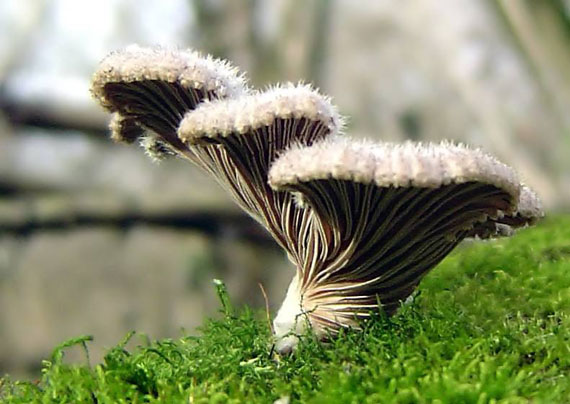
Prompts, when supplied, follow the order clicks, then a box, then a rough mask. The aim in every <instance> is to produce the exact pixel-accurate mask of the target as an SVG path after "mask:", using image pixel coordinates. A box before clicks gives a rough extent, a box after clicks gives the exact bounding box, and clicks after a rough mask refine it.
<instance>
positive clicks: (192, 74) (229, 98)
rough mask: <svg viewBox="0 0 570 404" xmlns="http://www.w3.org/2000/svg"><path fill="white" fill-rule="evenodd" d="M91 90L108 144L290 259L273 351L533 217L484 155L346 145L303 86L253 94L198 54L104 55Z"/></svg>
mask: <svg viewBox="0 0 570 404" xmlns="http://www.w3.org/2000/svg"><path fill="white" fill-rule="evenodd" d="M92 93H93V95H94V97H95V98H96V99H97V100H98V101H99V102H100V104H101V105H102V106H103V107H104V108H106V109H107V110H108V111H110V112H111V113H112V119H111V123H110V129H111V137H112V139H114V140H115V141H119V142H125V143H132V142H134V141H135V140H137V139H138V140H139V141H140V143H141V145H142V146H143V148H144V149H145V151H146V153H147V154H148V155H149V156H150V157H151V158H153V159H154V160H161V159H163V158H166V157H168V156H171V155H177V156H179V157H182V158H185V159H187V160H189V161H191V162H193V163H195V164H196V165H198V166H199V167H201V168H202V169H204V170H205V171H206V172H208V173H209V174H211V175H212V176H213V177H214V178H215V179H216V181H218V182H219V183H220V184H221V185H222V186H223V187H224V188H225V189H226V190H228V192H229V193H230V194H231V195H232V197H233V198H234V200H235V201H236V202H237V204H238V205H239V206H240V207H241V208H243V209H244V210H245V211H246V212H247V213H248V214H249V215H251V216H252V217H254V218H255V219H256V220H257V221H258V222H259V223H260V224H261V225H263V226H264V227H265V228H266V229H267V230H268V231H269V233H270V234H271V235H272V236H273V238H274V239H275V241H276V242H277V243H278V244H279V245H280V246H281V247H282V248H283V249H284V250H285V251H286V253H287V255H288V257H289V259H290V260H291V261H292V263H293V264H294V266H295V268H296V270H295V275H294V277H293V280H292V282H291V284H290V286H289V288H288V291H287V295H286V297H285V300H284V302H283V304H282V305H281V308H280V309H279V311H278V314H277V316H276V318H275V321H274V328H275V334H276V338H277V342H276V348H277V350H278V351H279V352H281V353H286V352H290V351H291V350H292V349H293V348H294V347H295V345H296V344H297V343H298V338H299V335H300V334H302V333H305V332H309V331H310V332H312V333H314V334H315V335H316V336H317V337H318V338H320V339H326V338H329V337H331V336H333V337H334V335H335V334H337V333H338V331H339V330H340V329H341V328H344V327H355V328H357V327H359V326H360V324H361V322H360V320H362V319H366V318H367V317H369V316H370V314H371V313H372V312H374V311H377V310H380V309H381V310H384V311H385V312H386V313H387V314H391V313H393V312H395V311H396V310H397V309H398V307H399V306H400V304H401V302H403V301H405V300H406V299H407V298H408V297H409V296H410V295H411V294H412V293H413V291H414V290H415V288H416V287H417V285H418V283H419V282H420V280H421V279H422V277H423V276H424V275H425V274H426V273H427V272H428V271H429V270H431V269H432V268H433V267H434V266H436V265H437V264H438V263H439V262H440V261H441V260H442V259H443V258H444V257H445V256H446V255H447V254H449V252H450V251H451V250H453V248H454V247H455V246H457V244H459V243H460V242H461V241H462V240H463V239H465V238H468V237H478V238H493V237H501V236H508V235H511V234H513V232H514V231H515V230H516V229H517V228H520V227H524V226H527V225H531V224H534V223H535V222H536V220H537V219H538V218H540V217H541V216H542V215H543V212H542V208H541V205H540V201H539V198H538V196H537V195H536V194H535V193H534V192H533V191H532V190H531V189H530V188H529V187H528V186H526V185H523V184H521V182H520V180H519V179H518V177H517V175H516V173H515V172H514V171H513V170H512V169H511V168H510V167H508V166H507V165H505V164H503V163H501V162H499V161H498V160H497V159H495V158H494V157H492V156H490V155H488V154H486V153H484V152H482V151H481V150H476V149H470V148H468V147H466V146H462V145H455V144H452V143H450V142H442V143H440V144H430V143H425V144H422V143H412V142H406V143H403V144H393V143H385V142H377V143H373V142H364V141H357V140H353V139H350V138H348V137H346V136H343V135H342V134H341V132H342V122H343V121H342V119H341V117H340V116H339V114H338V113H337V112H336V109H335V107H334V106H333V105H332V103H331V102H330V100H329V99H328V98H327V97H325V96H323V95H321V94H320V93H319V92H318V91H316V90H314V89H312V88H311V87H310V86H307V85H291V84H289V85H284V86H276V87H274V88H270V89H268V90H266V91H255V90H251V89H250V88H249V87H247V85H246V84H245V79H244V77H243V75H240V74H239V73H238V72H237V70H236V69H235V68H233V67H232V66H230V65H229V64H228V63H227V62H224V61H220V60H216V59H213V58H211V57H209V56H202V55H201V54H200V53H197V52H193V51H178V50H171V49H164V48H150V49H149V48H140V47H136V46H135V47H129V48H127V49H126V50H123V51H119V52H115V53H112V54H111V55H109V56H108V57H107V58H105V59H104V60H103V62H102V63H101V65H100V67H99V69H98V70H97V72H96V73H95V75H94V78H93V84H92Z"/></svg>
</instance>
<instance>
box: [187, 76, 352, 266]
mask: <svg viewBox="0 0 570 404" xmlns="http://www.w3.org/2000/svg"><path fill="white" fill-rule="evenodd" d="M341 127H342V119H341V118H340V116H339V115H338V113H337V112H336V110H335V108H334V107H333V105H332V104H331V103H330V101H329V100H328V99H327V98H326V97H324V96H322V95H320V94H319V93H318V92H317V91H315V90H313V89H312V88H311V87H310V86H307V85H293V84H289V85H285V86H278V87H275V88H272V89H269V90H268V91H266V92H262V93H253V94H248V95H244V96H242V97H239V98H236V99H227V100H219V101H215V102H208V103H203V104H201V105H200V106H199V107H198V108H197V109H195V110H193V111H190V112H188V113H187V114H186V115H185V117H184V119H183V120H182V122H181V124H180V127H179V130H178V136H179V138H180V139H181V140H182V141H183V142H184V143H185V144H187V145H188V147H190V148H191V147H196V146H200V145H202V146H204V147H207V146H210V148H209V149H208V151H209V152H210V157H211V160H212V162H213V164H212V166H213V169H212V170H211V172H212V173H213V174H214V176H215V177H216V179H217V180H218V181H219V182H220V183H221V184H222V185H223V186H224V187H225V188H226V189H228V190H229V191H230V193H231V194H232V195H233V197H234V198H235V200H236V201H237V203H238V204H239V205H240V206H241V207H242V208H243V209H244V210H245V211H246V212H248V213H249V214H250V215H251V216H253V217H254V218H255V219H257V220H258V221H259V222H260V223H261V224H262V225H263V226H264V227H265V228H266V229H267V230H268V231H269V232H270V233H271V234H272V235H273V237H274V239H275V240H276V241H277V242H278V243H279V245H281V246H282V247H283V248H284V249H285V250H286V251H287V253H288V254H289V256H290V258H291V260H292V261H293V262H295V263H296V262H297V261H298V257H297V255H298V250H299V249H302V248H303V247H302V244H303V242H302V240H301V239H300V237H301V232H302V229H304V228H306V226H307V220H308V216H307V215H306V212H305V211H303V210H302V209H299V208H298V207H297V206H296V203H295V197H294V195H292V194H290V193H288V192H279V191H274V190H273V189H272V188H271V187H270V186H269V184H268V182H267V173H268V171H269V166H270V164H271V162H272V161H273V160H274V159H275V158H276V157H277V156H278V155H279V153H282V152H284V151H285V150H286V149H287V148H289V147H290V146H291V145H293V144H295V145H303V146H310V145H311V144H313V143H314V142H317V141H319V140H322V139H325V138H327V137H336V136H337V135H338V132H339V129H340V128H341Z"/></svg>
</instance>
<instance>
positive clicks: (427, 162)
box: [269, 138, 519, 201]
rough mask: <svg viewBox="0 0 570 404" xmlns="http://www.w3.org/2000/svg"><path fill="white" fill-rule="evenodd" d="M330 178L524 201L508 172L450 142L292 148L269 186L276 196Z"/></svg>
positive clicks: (277, 163)
mask: <svg viewBox="0 0 570 404" xmlns="http://www.w3.org/2000/svg"><path fill="white" fill-rule="evenodd" d="M329 178H335V179H339V180H350V181H355V182H360V183H364V184H370V183H375V184H376V185H377V186H379V187H386V186H393V187H418V188H437V187H440V186H442V185H447V184H450V183H455V184H460V183H465V182H470V181H478V182H481V183H486V184H490V185H494V186H496V187H497V188H501V189H503V190H505V191H507V192H508V193H509V194H510V195H511V196H512V197H513V200H515V201H516V200H517V199H518V196H519V180H518V177H517V175H516V173H515V172H514V170H512V169H511V168H510V167H509V166H507V165H506V164H503V163H501V162H500V161H498V160H497V159H495V158H494V157H492V156H490V155H489V154H487V153H484V152H483V151H481V150H479V149H470V148H468V147H467V146H465V145H457V144H453V143H450V142H442V143H439V144H433V143H413V142H406V143H403V144H395V143H372V142H368V141H354V140H350V139H347V138H344V139H343V138H337V139H332V140H324V141H322V142H320V143H317V144H315V145H313V146H310V147H292V148H291V149H290V150H288V151H287V152H285V153H283V154H282V155H281V156H280V157H279V158H278V159H277V160H276V161H275V162H274V163H273V165H272V166H271V169H270V171H269V183H270V184H271V186H272V187H273V188H274V189H276V190H281V189H284V188H287V186H289V185H294V184H296V183H299V182H307V181H312V180H326V179H329Z"/></svg>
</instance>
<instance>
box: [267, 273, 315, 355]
mask: <svg viewBox="0 0 570 404" xmlns="http://www.w3.org/2000/svg"><path fill="white" fill-rule="evenodd" d="M299 286H300V285H299V278H298V275H297V274H296V275H295V277H294V278H293V280H292V281H291V284H290V285H289V288H288V289H287V295H286V296H285V300H284V301H283V304H282V305H281V308H280V309H279V311H278V312H277V316H276V317H275V320H273V328H274V330H275V338H276V342H275V349H276V351H277V352H279V353H280V354H282V355H283V354H289V353H291V352H292V351H293V349H294V348H295V347H296V346H297V344H298V342H299V336H300V335H302V334H304V333H305V332H306V331H307V328H308V327H307V326H308V324H307V322H308V321H309V320H308V318H307V317H306V316H305V314H304V310H303V307H302V305H301V291H300V289H299Z"/></svg>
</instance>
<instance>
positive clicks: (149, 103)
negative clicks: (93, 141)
mask: <svg viewBox="0 0 570 404" xmlns="http://www.w3.org/2000/svg"><path fill="white" fill-rule="evenodd" d="M248 91H249V89H248V88H247V87H246V85H245V79H244V77H243V76H242V75H240V74H239V73H238V71H237V69H236V68H234V67H232V66H231V65H230V64H229V63H228V62H226V61H222V60H218V59H214V58H212V57H211V56H209V55H208V56H203V55H202V54H200V53H199V52H194V51H182V50H177V49H169V48H162V47H154V48H144V47H140V46H137V45H131V46H129V47H127V48H126V49H124V50H120V51H116V52H113V53H111V54H109V55H108V56H107V57H106V58H104V59H103V61H102V62H101V63H100V65H99V68H98V69H97V71H96V72H95V74H94V75H93V79H92V82H91V93H92V95H93V97H94V98H95V99H97V101H99V103H100V104H101V105H102V106H103V107H104V108H105V109H107V110H108V111H110V112H112V113H113V115H112V119H111V123H110V125H109V126H110V129H111V138H112V139H113V140H115V141H117V142H124V143H133V142H134V141H136V140H140V141H141V145H142V146H143V147H144V148H145V150H146V151H147V154H148V155H149V156H150V157H151V158H153V159H154V160H161V159H163V158H165V157H167V156H168V155H170V154H177V155H179V156H181V157H184V158H186V159H188V160H190V161H192V162H194V163H196V164H198V165H199V166H201V167H202V168H204V169H206V170H208V169H209V163H210V162H209V159H208V156H207V153H205V152H204V151H203V150H202V149H201V148H192V149H188V148H187V147H186V146H185V145H184V144H183V143H182V142H181V141H180V139H178V137H177V134H176V131H177V129H178V125H179V124H180V121H181V120H182V117H183V116H184V114H185V113H186V112H187V111H190V110H192V109H194V108H196V106H197V105H198V104H200V103H201V102H203V101H208V100H216V99H220V98H230V97H238V96H240V95H242V94H245V93H247V92H248Z"/></svg>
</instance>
